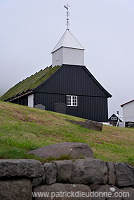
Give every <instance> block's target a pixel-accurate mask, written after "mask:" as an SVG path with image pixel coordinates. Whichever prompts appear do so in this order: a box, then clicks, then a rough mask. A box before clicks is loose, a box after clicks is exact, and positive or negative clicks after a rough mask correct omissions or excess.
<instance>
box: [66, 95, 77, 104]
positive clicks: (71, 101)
mask: <svg viewBox="0 0 134 200" xmlns="http://www.w3.org/2000/svg"><path fill="white" fill-rule="evenodd" d="M66 97H67V106H78V97H77V96H76V95H67V96H66Z"/></svg>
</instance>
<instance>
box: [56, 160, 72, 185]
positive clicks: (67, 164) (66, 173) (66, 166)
mask: <svg viewBox="0 0 134 200" xmlns="http://www.w3.org/2000/svg"><path fill="white" fill-rule="evenodd" d="M54 163H55V165H56V167H57V178H58V180H57V181H58V182H59V183H67V182H68V183H71V182H72V168H73V161H72V160H63V161H54Z"/></svg>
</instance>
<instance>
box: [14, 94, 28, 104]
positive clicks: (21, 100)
mask: <svg viewBox="0 0 134 200" xmlns="http://www.w3.org/2000/svg"><path fill="white" fill-rule="evenodd" d="M12 103H16V104H20V105H23V106H28V96H24V97H20V98H16V99H15V100H13V101H12Z"/></svg>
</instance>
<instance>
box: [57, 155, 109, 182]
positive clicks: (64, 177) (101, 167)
mask: <svg viewBox="0 0 134 200" xmlns="http://www.w3.org/2000/svg"><path fill="white" fill-rule="evenodd" d="M54 163H55V164H56V166H57V171H58V182H66V183H67V182H68V183H79V184H106V183H107V178H108V169H107V166H106V163H105V162H103V161H102V160H97V159H78V160H75V161H69V160H64V161H55V162H54Z"/></svg>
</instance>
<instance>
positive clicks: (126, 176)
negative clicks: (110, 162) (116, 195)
mask: <svg viewBox="0 0 134 200" xmlns="http://www.w3.org/2000/svg"><path fill="white" fill-rule="evenodd" d="M115 174H116V185H117V187H127V186H134V173H133V168H131V167H130V166H128V165H127V164H125V163H115Z"/></svg>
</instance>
